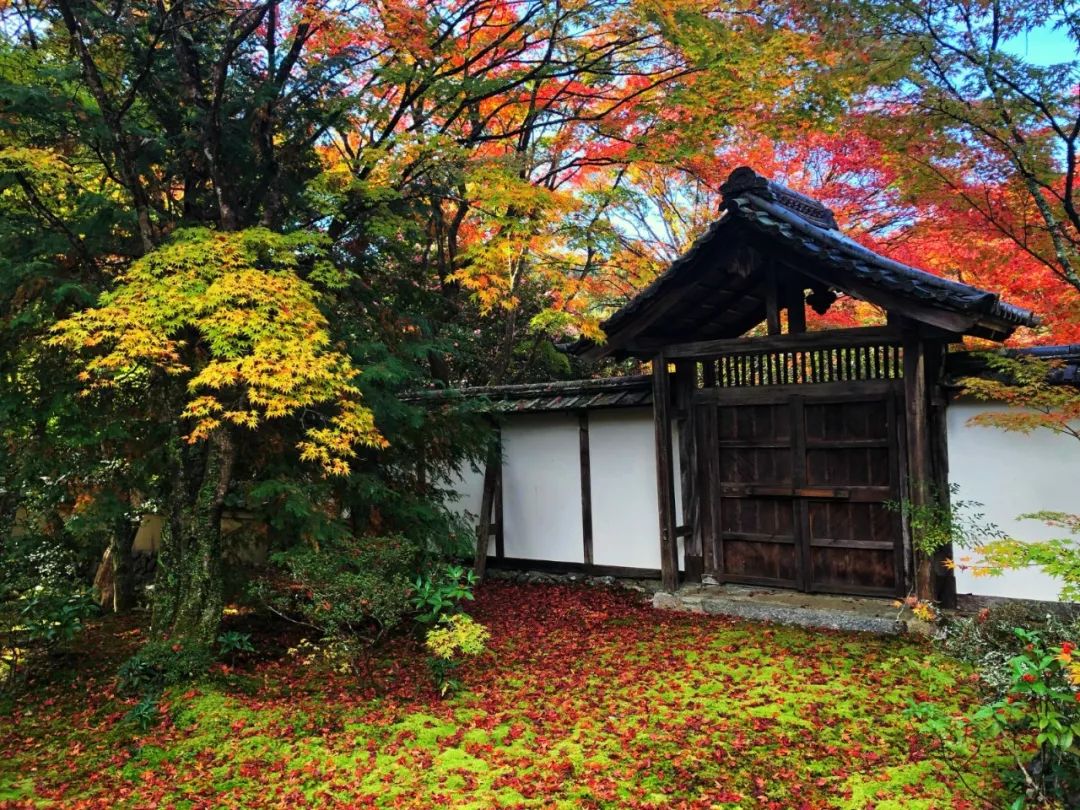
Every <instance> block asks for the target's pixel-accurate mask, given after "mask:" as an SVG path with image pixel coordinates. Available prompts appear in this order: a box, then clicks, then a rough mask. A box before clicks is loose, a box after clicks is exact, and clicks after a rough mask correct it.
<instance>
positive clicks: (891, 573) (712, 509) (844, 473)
mask: <svg viewBox="0 0 1080 810" xmlns="http://www.w3.org/2000/svg"><path fill="white" fill-rule="evenodd" d="M838 337H839V340H840V341H843V342H844V344H845V345H829V344H830V343H835V342H836V341H837V339H838ZM838 337H836V336H833V335H831V334H830V333H827V332H823V333H816V334H814V335H813V336H811V339H810V340H807V339H806V337H803V338H800V339H798V340H791V339H788V340H786V341H776V340H773V341H764V340H763V341H761V342H762V343H763V344H764V345H761V346H758V345H756V344H755V341H754V340H753V339H751V340H743V341H738V342H737V344H736V345H732V346H730V347H729V348H726V349H725V348H722V347H715V349H714V351H715V352H716V354H715V356H711V357H706V358H704V359H698V358H680V359H679V360H677V361H676V363H677V367H678V368H679V370H680V371H681V372H682V377H680V378H679V381H680V382H681V386H680V387H679V388H678V389H677V399H676V403H677V406H678V408H679V414H680V416H681V417H682V425H681V433H682V436H683V438H684V441H683V447H682V448H681V450H682V453H681V454H680V455H682V456H683V457H684V459H685V463H684V465H683V466H684V478H683V494H684V507H683V509H684V511H683V514H684V515H691V514H692V515H694V519H693V520H692V521H691V522H690V526H691V530H692V531H691V532H690V534H689V536H688V537H687V538H686V541H685V543H686V553H685V560H686V562H685V566H686V568H687V571H688V572H689V573H690V574H691V575H692V576H694V577H695V578H696V577H697V575H698V571H696V570H694V569H696V568H697V565H698V561H697V558H698V557H699V556H700V567H701V570H700V573H701V574H702V575H704V576H706V577H709V578H711V579H712V580H714V581H717V582H739V583H746V584H756V585H768V586H778V587H789V588H797V589H799V590H804V591H825V592H830V593H857V594H875V595H897V594H899V593H900V592H901V591H902V589H903V587H904V583H905V570H904V537H903V526H902V520H901V515H900V512H899V510H898V509H897V507H896V505H897V504H899V503H900V502H901V500H902V498H903V497H904V495H905V493H904V492H902V487H901V482H902V481H903V480H904V478H905V473H904V470H903V467H902V465H903V462H904V460H905V453H904V447H905V443H906V436H905V430H904V419H903V418H901V417H902V414H903V409H904V391H903V381H902V375H903V366H902V353H901V349H900V345H899V342H898V341H897V340H894V339H891V333H890V332H889V330H887V329H885V330H878V329H870V330H866V331H863V332H861V333H860V334H859V335H857V336H856V335H851V334H846V335H843V336H838ZM676 353H678V352H676ZM695 501H696V506H695ZM699 552H700V555H699Z"/></svg>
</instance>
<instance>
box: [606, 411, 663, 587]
mask: <svg viewBox="0 0 1080 810" xmlns="http://www.w3.org/2000/svg"><path fill="white" fill-rule="evenodd" d="M589 459H590V469H591V484H592V518H593V562H594V563H596V564H597V565H621V566H625V567H629V568H659V567H660V540H659V518H658V517H657V512H656V450H655V441H654V438H653V417H652V409H651V408H634V409H632V410H610V411H590V412H589Z"/></svg>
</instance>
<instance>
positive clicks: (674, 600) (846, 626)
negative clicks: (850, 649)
mask: <svg viewBox="0 0 1080 810" xmlns="http://www.w3.org/2000/svg"><path fill="white" fill-rule="evenodd" d="M652 603H653V607H654V608H658V609H660V610H678V611H683V612H685V613H707V614H709V615H713V616H735V617H737V618H740V619H750V620H752V621H759V622H772V623H774V624H791V625H798V626H800V627H821V628H828V629H830V630H848V631H854V632H861V633H878V634H880V635H901V634H903V633H907V632H908V630H909V628H908V623H907V622H906V621H904V620H903V619H897V618H893V617H889V616H882V615H868V614H867V613H865V612H859V611H856V610H841V609H836V608H813V607H799V606H794V605H790V604H784V603H780V602H769V601H765V600H761V601H758V600H753V599H746V598H727V597H724V596H721V595H715V596H714V595H705V594H700V593H692V594H685V595H684V594H678V593H674V594H673V593H667V592H664V591H661V592H658V593H656V594H655V595H654V596H653V600H652Z"/></svg>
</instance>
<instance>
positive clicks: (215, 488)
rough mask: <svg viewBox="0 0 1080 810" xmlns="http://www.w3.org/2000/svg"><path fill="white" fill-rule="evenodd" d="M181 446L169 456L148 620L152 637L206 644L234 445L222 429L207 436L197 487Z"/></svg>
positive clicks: (218, 580) (220, 596)
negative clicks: (165, 510) (168, 488)
mask: <svg viewBox="0 0 1080 810" xmlns="http://www.w3.org/2000/svg"><path fill="white" fill-rule="evenodd" d="M185 450H187V451H188V452H190V449H189V448H185ZM185 450H180V451H179V452H178V453H177V454H176V455H177V456H180V458H177V459H175V463H177V464H178V466H177V468H176V469H174V471H173V488H172V493H171V498H170V500H171V501H172V503H171V504H170V508H169V515H168V520H167V521H166V523H165V526H164V529H163V531H162V536H161V548H160V550H159V552H158V568H157V577H156V580H155V583H154V614H153V621H152V624H153V630H154V634H155V635H157V636H158V637H161V638H165V637H168V638H170V639H174V640H184V641H187V642H188V643H191V644H194V645H200V646H209V645H211V644H212V643H213V642H214V639H215V638H216V636H217V630H218V626H219V624H220V623H221V612H222V609H223V608H224V606H225V591H224V585H223V581H222V564H221V511H222V506H223V504H224V501H225V495H226V493H227V492H228V489H229V483H230V481H231V480H232V468H233V462H234V461H235V458H236V445H235V443H234V441H233V438H232V436H231V434H230V433H229V432H228V431H227V430H225V429H219V430H218V431H217V432H215V433H214V435H213V436H211V437H210V439H209V440H208V442H207V446H206V448H205V461H204V462H203V464H202V465H201V466H202V469H201V474H199V476H198V479H199V480H198V482H197V487H195V486H194V484H195V483H196V482H194V481H190V480H188V475H187V474H186V470H185V469H184V468H185V467H186V466H188V465H186V464H184V463H183V461H184V459H183V458H182V456H184V455H186V453H185ZM193 488H194V497H193V498H192V497H191V496H190V494H189V493H191V491H192V489H193Z"/></svg>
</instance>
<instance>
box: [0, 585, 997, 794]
mask: <svg viewBox="0 0 1080 810" xmlns="http://www.w3.org/2000/svg"><path fill="white" fill-rule="evenodd" d="M473 613H474V615H475V616H476V617H477V618H478V619H480V620H481V621H483V622H485V623H486V624H487V625H488V626H489V627H490V628H491V630H492V635H493V639H492V645H491V646H492V651H491V654H490V655H489V656H487V657H485V658H484V659H482V660H481V661H479V662H478V663H475V664H471V665H470V666H469V667H467V668H466V669H464V670H463V679H464V680H465V682H466V684H467V690H466V691H465V692H464V693H462V694H461V695H459V696H458V697H456V698H453V699H450V700H446V701H443V700H440V699H439V698H438V697H436V696H435V694H434V693H433V691H432V690H431V688H430V686H429V685H428V682H427V676H426V671H425V669H424V667H423V663H422V660H421V659H420V655H419V651H418V648H417V647H416V646H415V645H413V644H412V643H406V642H398V643H396V645H395V646H394V647H393V649H390V650H384V651H383V652H382V653H381V654H382V655H383V656H384V657H383V659H382V660H381V661H380V663H378V664H377V665H373V669H372V673H371V675H370V683H368V684H367V685H365V686H364V687H359V686H358V685H357V684H356V683H355V682H354V681H352V680H350V679H348V678H344V677H341V678H338V677H335V676H326V675H319V676H314V675H313V674H312V673H311V672H310V671H308V670H304V669H303V668H301V667H299V665H297V664H296V663H295V662H294V661H293V660H292V659H291V658H289V657H287V656H278V655H275V646H274V638H273V637H272V636H270V635H256V638H255V641H256V643H257V644H259V645H261V648H262V649H263V650H264V651H265V656H266V657H265V660H263V661H262V662H255V661H252V662H248V663H246V664H245V663H241V665H240V666H238V667H237V668H236V669H235V670H233V671H231V672H219V673H216V674H215V675H214V676H213V677H212V678H211V680H210V681H209V682H207V683H206V684H203V685H201V686H198V687H195V688H192V689H188V690H174V691H172V692H169V693H167V694H166V696H165V699H164V701H163V703H164V706H163V712H162V718H163V719H162V723H161V725H160V726H159V727H157V728H155V729H153V730H151V731H150V732H148V733H145V734H140V733H138V732H137V731H136V730H135V729H134V727H133V726H132V725H131V724H130V723H128V722H126V721H125V720H124V719H123V716H124V714H125V712H126V711H127V710H128V709H129V708H130V706H131V705H132V704H133V703H134V702H135V701H134V700H126V701H122V700H119V699H117V698H115V697H114V696H113V695H112V688H113V687H112V673H113V672H114V671H115V666H116V659H117V658H122V657H123V656H124V655H125V654H126V653H127V652H128V651H129V650H130V648H131V647H132V646H133V645H135V644H137V643H138V641H139V639H140V631H139V630H138V629H137V628H136V627H134V626H133V625H132V624H131V623H130V622H127V623H126V624H125V623H122V622H119V621H117V620H111V621H107V622H103V623H102V624H101V625H100V626H99V627H95V628H94V629H93V630H91V632H90V635H89V637H88V638H87V639H85V641H84V644H83V646H82V648H81V649H82V650H83V652H82V653H81V655H80V661H79V664H80V669H81V671H82V674H81V675H79V676H78V677H76V678H75V679H74V680H69V681H66V682H64V683H58V684H56V685H54V686H50V687H44V686H43V687H40V688H39V689H37V690H36V692H35V693H34V695H33V696H32V697H30V698H24V699H23V700H21V701H20V702H19V703H18V704H16V705H15V706H14V707H12V708H11V709H10V712H11V713H10V714H9V715H5V716H3V717H0V724H2V725H0V806H11V807H21V806H36V805H48V804H50V803H54V804H55V805H57V806H65V807H77V806H88V807H112V806H117V805H120V806H132V807H157V806H161V807H164V806H177V807H209V806H215V807H220V806H235V807H252V806H264V805H265V806H290V807H296V806H302V805H316V804H317V805H319V806H343V807H365V806H380V807H423V808H430V807H439V806H447V807H476V808H483V807H515V806H524V807H611V808H615V807H661V806H670V807H747V808H750V807H771V808H785V809H786V808H800V807H807V808H813V807H834V806H835V807H852V808H855V807H858V808H862V807H877V808H888V807H893V808H901V807H903V808H931V807H937V808H946V807H977V806H980V805H979V803H978V802H977V801H976V800H975V799H974V798H973V797H972V796H971V794H969V793H967V792H966V791H964V790H963V789H961V787H960V786H959V780H958V779H957V778H956V776H955V775H954V774H952V773H950V772H949V771H948V770H947V769H944V768H942V767H941V766H940V765H938V764H937V763H936V762H935V761H934V760H933V759H932V758H930V759H928V758H927V754H926V752H924V751H923V750H922V748H921V743H920V742H919V739H918V737H917V735H916V734H915V733H914V730H913V728H912V727H911V725H910V723H909V722H908V721H907V720H906V719H905V718H904V717H903V710H904V708H905V707H906V705H907V703H908V701H909V700H911V699H916V700H933V701H939V702H941V703H943V704H945V705H946V706H954V705H960V704H962V703H963V702H965V701H966V700H967V699H968V693H967V691H966V689H965V687H964V686H963V685H962V684H963V680H964V673H963V672H962V671H961V670H960V668H959V667H957V666H956V665H953V664H952V663H951V662H949V661H947V660H945V659H942V658H941V657H939V656H937V655H935V654H934V653H933V652H932V650H931V649H930V648H929V647H928V646H926V645H924V644H922V643H920V642H916V641H914V640H897V639H879V638H875V637H871V636H862V635H851V634H842V633H835V632H827V631H805V630H798V629H788V628H779V627H771V626H767V625H756V624H750V623H744V622H736V621H734V620H727V619H721V618H712V617H703V616H686V615H677V614H667V613H661V612H657V611H653V610H652V609H651V608H650V607H648V606H647V605H645V604H642V603H640V602H638V601H637V600H636V599H635V598H634V597H633V596H631V595H630V594H627V593H624V592H618V591H607V590H600V589H588V588H572V587H561V586H525V585H504V584H490V585H487V586H485V587H484V588H482V589H481V590H480V592H479V594H478V597H477V601H476V604H475V608H474V610H473ZM278 646H279V647H280V646H282V644H281V642H280V641H278ZM993 770H994V764H993V763H987V766H986V773H987V774H990V773H992V772H993ZM980 776H981V775H979V774H976V775H974V776H973V777H972V776H969V777H968V781H969V782H971V783H972V784H977V782H978V781H980Z"/></svg>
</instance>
